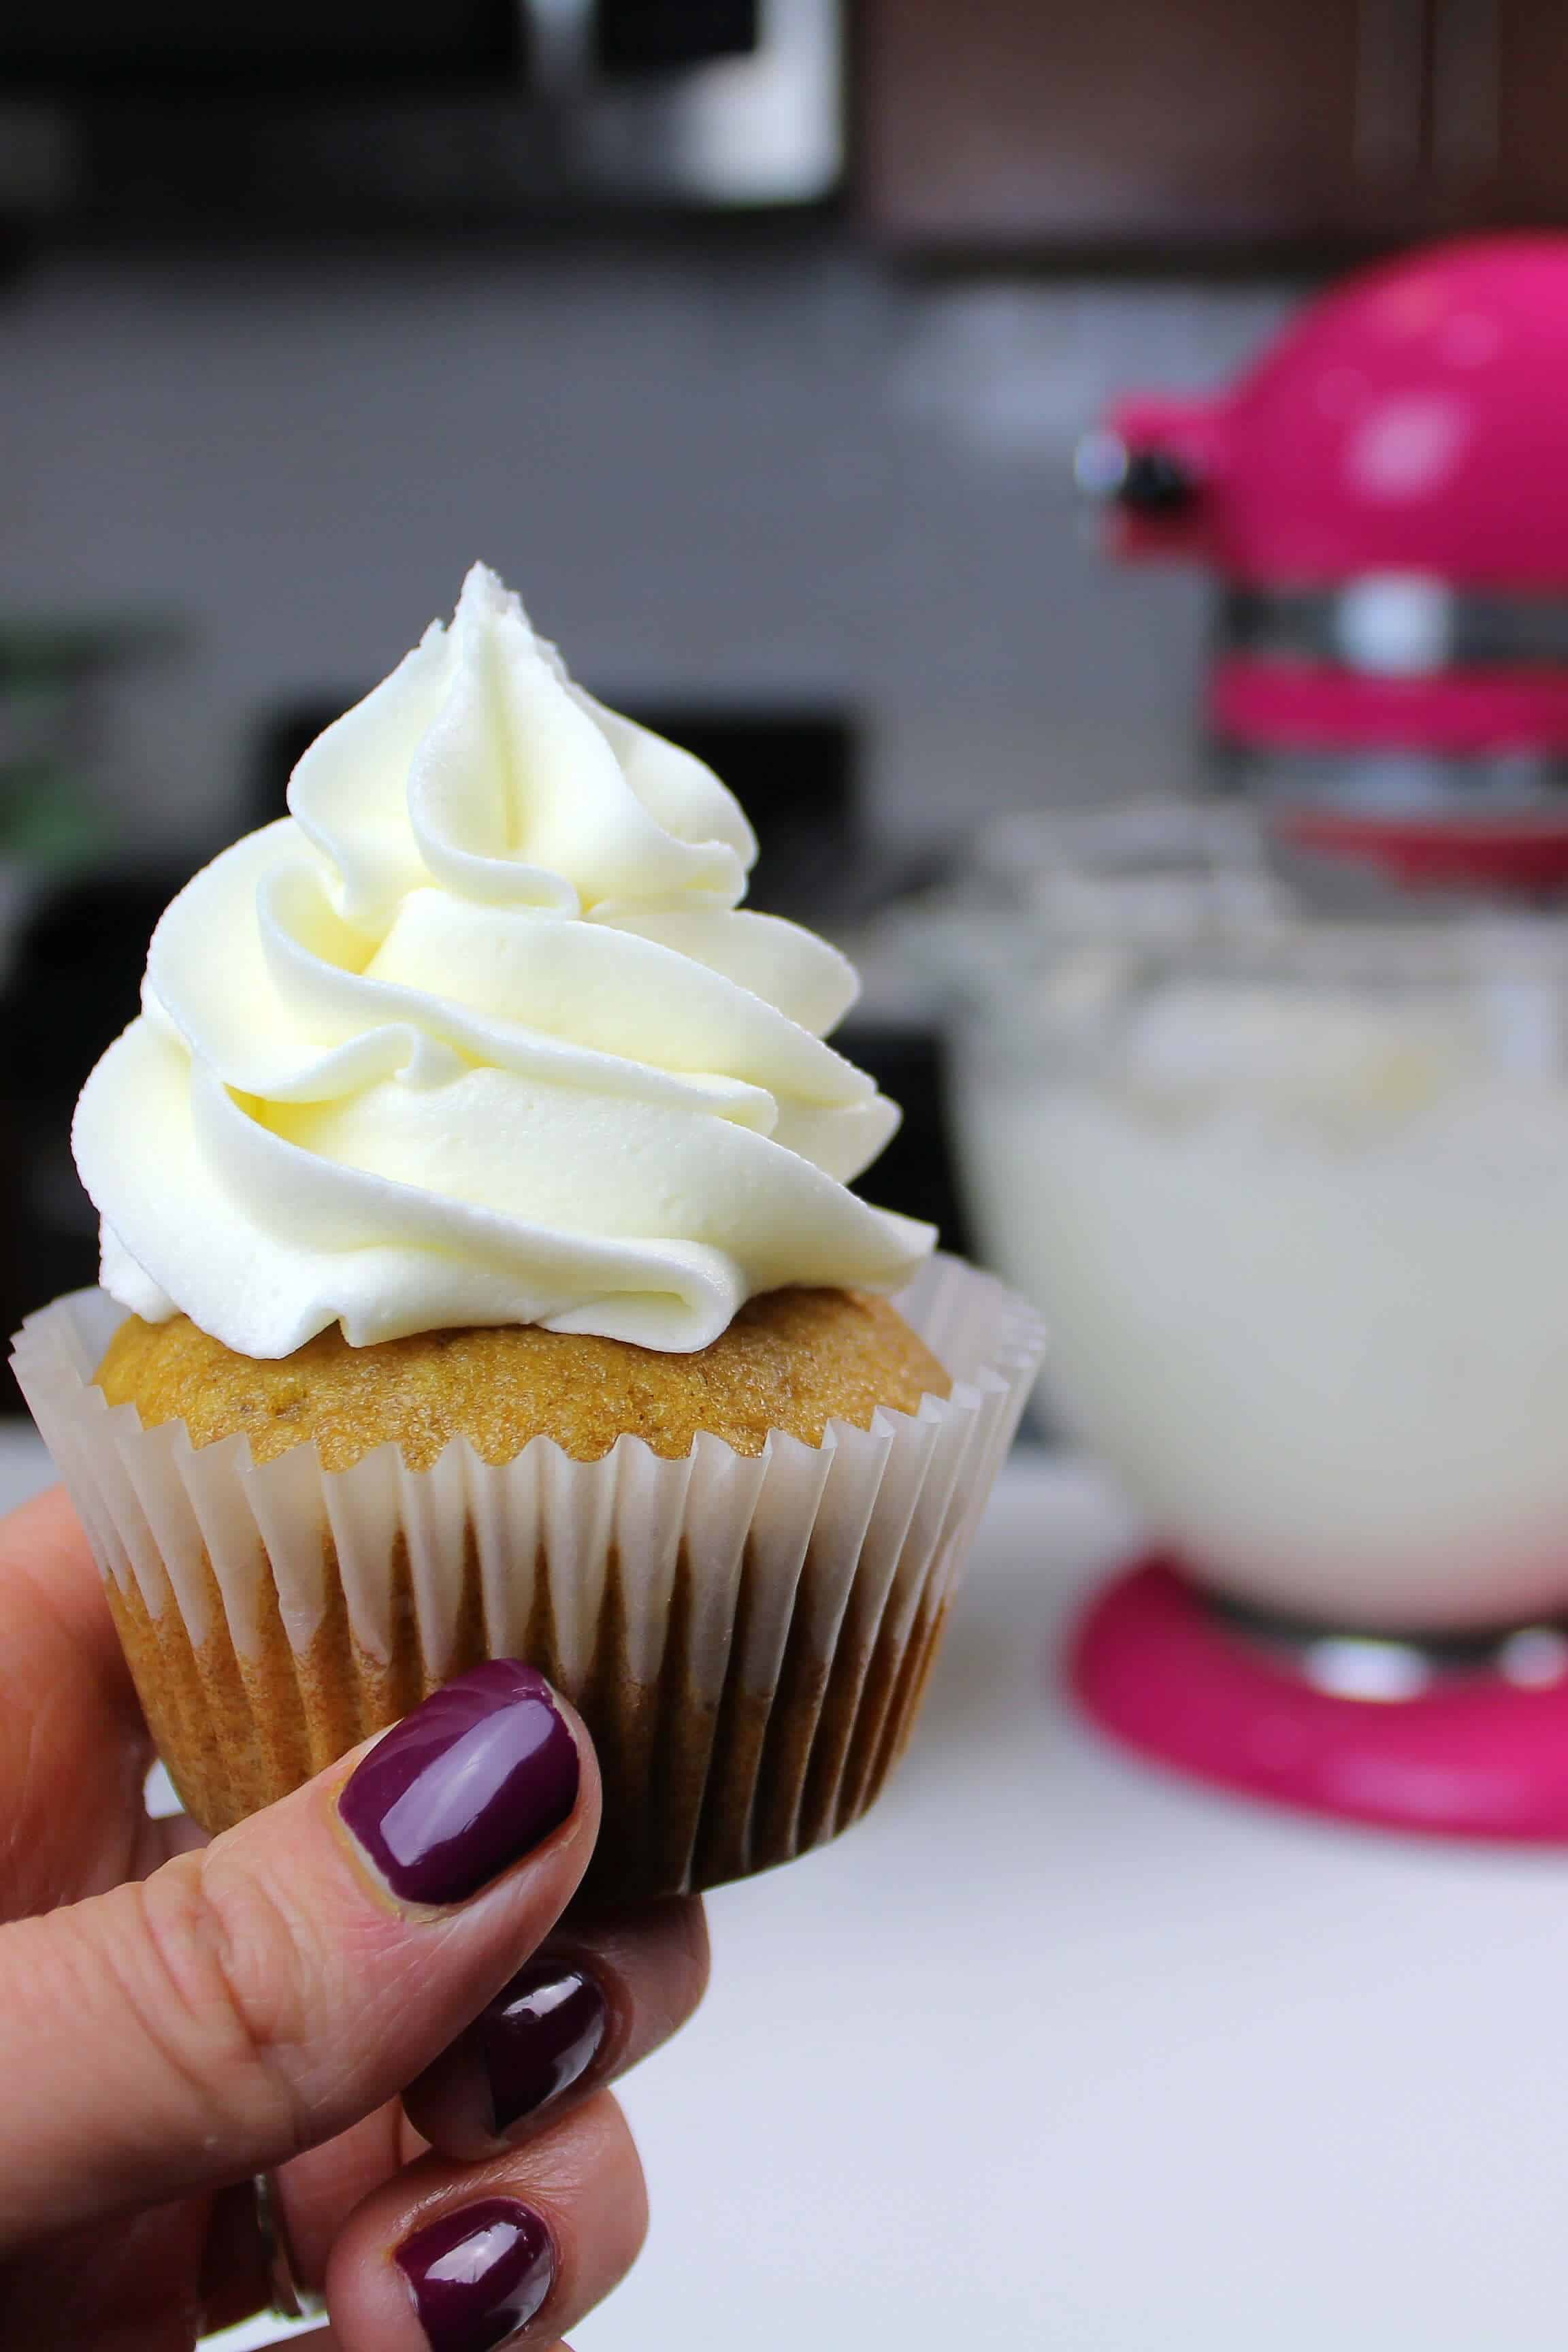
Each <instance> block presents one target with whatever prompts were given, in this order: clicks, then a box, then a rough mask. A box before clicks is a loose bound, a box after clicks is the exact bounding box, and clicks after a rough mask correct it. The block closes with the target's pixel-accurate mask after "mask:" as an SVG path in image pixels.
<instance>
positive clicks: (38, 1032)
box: [0, 0, 1568, 1323]
mask: <svg viewBox="0 0 1568 2352" xmlns="http://www.w3.org/2000/svg"><path fill="white" fill-rule="evenodd" d="M1556 35H1557V25H1556V16H1555V12H1554V11H1553V10H1552V7H1551V6H1550V5H1546V0H1537V5H1529V0H1491V5H1464V6H1459V5H1427V0H1333V5H1322V0H1269V5H1262V6H1260V5H1257V4H1256V0H1205V5H1203V6H1202V7H1199V8H1194V7H1184V8H1183V9H1180V10H1175V9H1166V8H1163V7H1161V6H1159V5H1150V0H1107V5H1100V6H1097V7H1096V8H1095V9H1093V10H1092V11H1078V10H1057V9H1050V8H1047V7H1044V6H1039V7H1030V6H1022V7H1021V6H1018V5H1015V0H966V5H963V6H960V5H958V0H863V5H858V6H851V7H848V8H840V7H839V6H838V5H836V0H598V5H595V0H466V5H462V6H453V7H451V8H448V9H445V10H439V11H437V10H435V9H432V8H430V7H428V6H427V5H416V0H399V5H395V6H384V7H381V8H378V9H376V10H374V11H370V12H367V11H365V10H363V9H362V8H359V7H357V6H354V5H347V0H312V5H310V7H309V8H308V9H307V8H302V7H297V6H292V5H290V6H281V7H279V6H274V7H270V8H268V9H267V10H265V11H261V10H254V11H253V10H247V9H242V8H241V9H231V10H229V11H226V12H223V13H222V14H218V13H216V12H214V11H212V10H210V9H207V8H201V7H197V6H196V5H194V0H157V5H147V6H142V7H140V8H138V9H136V10H133V11H121V10H113V9H110V8H109V7H108V6H107V5H84V6H82V7H79V8H77V9H74V10H71V11H68V12H60V11H58V10H56V9H53V8H47V7H45V6H44V5H41V0H16V5H13V6H12V7H11V8H9V9H8V10H7V11H6V12H5V25H4V26H3V27H0V262H3V269H4V275H3V279H0V436H3V446H4V449H5V467H4V473H3V476H0V874H3V877H4V888H3V891H0V953H3V955H4V960H5V965H6V968H7V971H8V978H7V982H6V991H7V996H6V1004H5V1013H4V1021H3V1029H4V1045H3V1047H0V1051H3V1053H4V1055H5V1068H4V1070H3V1071H0V1080H3V1092H4V1096H5V1100H6V1103H7V1107H8V1108H7V1118H6V1122H5V1135H4V1139H3V1141H0V1155H3V1173H0V1188H3V1202H4V1206H3V1210H0V1234H3V1235H4V1242H3V1244H0V1298H3V1304H4V1309H5V1315H6V1316H7V1317H8V1318H10V1320H11V1321H12V1322H13V1323H14V1322H15V1319H16V1315H17V1313H18V1312H19V1311H20V1310H21V1309H23V1308H24V1307H26V1306H28V1305H30V1304H31V1303H33V1302H34V1301H35V1300H37V1299H38V1298H41V1297H47V1295H49V1294H50V1293H51V1292H53V1291H56V1290H58V1289H60V1288H62V1287H65V1286H68V1285H69V1284H72V1283H75V1282H77V1281H79V1280H85V1279H88V1278H89V1276H90V1274H91V1270H92V1268H91V1247H90V1243H91V1232H90V1220H89V1215H88V1212H87V1209H86V1204H85V1202H83V1201H82V1199H81V1197H80V1195H79V1192H77V1191H76V1189H75V1186H74V1183H73V1181H72V1178H71V1175H70V1172H69V1169H68V1159H67V1154H66V1149H65V1133H66V1125H67V1118H68V1109H69V1106H70V1102H71V1099H72V1097H73V1096H74V1093H75V1090H76V1087H77V1086H78V1084H79V1080H80V1077H81V1076H82V1074H83V1072H84V1071H85V1069H86V1067H87V1066H88V1065H89V1062H90V1060H91V1058H92V1056H93V1055H94V1054H95V1053H96V1051H97V1050H98V1049H99V1048H100V1045H102V1044H103V1042H104V1041H105V1040H106V1038H107V1037H108V1035H110V1034H112V1032H113V1030H114V1029H115V1028H116V1027H117V1026H118V1025H119V1024H121V1022H122V1021H123V1019H125V1018H127V1017H128V1016H129V1014H130V1013H131V1011H132V1008H133V999H134V987H135V980H136V976H137V973H138V971H139V969H140V963H141V957H142V948H143V945H144V942H145V937H146V933H147V930H148V929H149V926H150V924H151V921H152V920H153V917H154V916H155V914H156V912H157V911H158V909H159V908H161V906H162V905H163V902H164V900H165V898H167V896H168V894H169V890H170V887H171V886H172V884H173V883H174V881H175V880H177V878H178V877H179V876H180V875H181V874H182V873H184V872H185V871H188V870H189V869H190V868H191V867H192V866H194V865H195V864H196V863H197V862H199V861H200V859H201V858H202V857H203V856H205V855H206V854H208V853H209V852H210V851H211V850H212V849H213V848H214V847H216V845H219V844H221V843H222V842H223V841H224V840H225V839H226V838H227V837H228V836H230V835H232V834H233V833H234V832H235V831H236V830H237V829H238V828H239V827H241V826H242V825H247V824H255V823H257V822H259V821H260V820H261V819H262V818H264V817H265V816H267V815H269V814H273V813H275V812H276V811H277V810H278V809H279V807H280V805H281V793H282V787H283V783H284V781H285V779H286V775H287V770H288V765H289V761H290V759H291V757H292V756H293V754H294V753H295V752H296V751H298V749H299V747H300V744H301V743H302V742H303V741H304V740H307V738H308V736H309V734H310V732H311V731H313V730H314V729H315V728H316V727H318V726H319V725H320V724H321V723H322V721H323V720H324V719H327V718H329V717H330V716H331V715H333V714H334V713H335V712H336V711H337V710H338V709H341V708H342V706H343V705H344V704H345V703H346V702H347V701H348V700H350V699H352V698H353V697H354V696H355V695H356V694H357V693H358V692H359V691H361V690H362V689H363V688H364V687H365V686H366V685H367V684H368V683H369V682H370V681H372V680H374V678H375V677H379V676H380V675H381V674H382V673H383V672H384V669H385V667H387V665H388V663H389V661H390V660H391V659H392V658H393V657H394V656H395V655H396V654H398V653H399V652H400V651H401V650H402V649H403V648H405V646H407V645H409V644H410V643H411V642H412V641H413V639H414V637H415V636H416V635H417V633H418V632H419V630H420V629H421V628H422V627H423V625H425V623H426V620H428V619H429V618H430V617H431V615H432V614H433V613H434V612H435V611H436V610H437V608H438V607H442V606H444V605H446V604H449V602H450V600H451V598H452V596H453V595H454V594H455V592H456V588H457V584H458V580H459V579H460V577H461V575H462V572H463V570H464V568H465V567H466V565H467V564H468V562H470V561H471V560H472V559H473V557H474V556H476V555H481V556H483V557H485V558H486V559H487V560H488V561H489V562H493V563H495V564H497V565H498V566H500V568H501V569H502V570H503V571H504V572H506V574H507V576H508V577H509V578H510V579H512V580H514V581H515V582H516V583H519V585H520V586H521V589H522V592H523V593H524V596H525V598H526V599H527V600H528V601H529V602H530V604H531V607H532V609H533V612H534V615H535V617H536V619H537V620H538V621H539V623H540V625H542V627H544V628H545V629H546V630H547V631H548V632H549V633H550V634H552V635H556V636H558V637H559V638H560V640H561V641H562V642H563V644H564V645H565V646H567V647H568V648H569V649H570V652H571V656H572V658H573V661H574V665H575V667H577V668H578V669H579V671H580V672H581V674H582V675H584V677H586V678H588V679H589V680H591V681H592V683H593V684H594V686H595V688H596V689H597V690H598V691H600V692H601V693H602V694H604V695H605V696H606V697H608V698H611V699H612V700H620V701H622V702H624V703H625V704H626V706H628V707H629V708H631V709H634V710H636V711H637V712H638V713H639V714H642V715H646V716H647V717H649V718H651V719H654V720H655V721H656V722H658V723H660V724H662V725H664V726H665V727H667V728H668V730H669V731H671V732H673V733H674V734H676V735H677V736H679V737H680V738H681V739H682V740H686V741H689V742H690V743H691V744H692V745H693V746H694V748H697V749H699V750H701V751H706V752H708V753H709V754H710V756H711V757H713V758H714V760H715V761H716V762H717V764H719V765H720V766H721V769H722V770H723V772H725V774H726V775H727V776H728V777H729V778H730V780H731V782H733V783H734V785H735V786H736V788H737V790H738V791H739V792H740V793H741V796H742V799H743V800H744V801H745V802H746V803H747V805H748V806H749V807H750V808H751V809H752V812H753V814H754V815H755V816H756V817H757V819H758V821H759V824H760V826H761V830H762V833H763V841H764V845H765V849H764V856H763V864H762V868H761V872H760V875H759V877H758V887H757V893H756V902H757V903H759V904H764V905H773V906H778V907H782V908H786V909H787V910H788V911H791V912H797V913H800V914H802V915H804V916H805V917H806V918H807V919H812V920H815V921H817V922H819V923H822V924H823V925H824V926H825V927H826V928H828V929H836V930H837V931H838V932H839V933H840V934H841V935H843V934H845V933H847V931H848V930H849V929H853V927H854V926H855V925H856V924H857V923H858V922H859V921H860V920H861V919H863V918H864V916H865V914H866V913H867V912H868V908H869V907H870V906H871V905H872V904H873V903H874V902H875V901H877V900H878V899H879V898H887V897H888V896H889V895H891V894H892V893H894V892H895V891H898V890H900V889H903V888H907V887H910V885H911V884H912V883H915V882H918V881H921V880H929V879H930V878H931V877H932V876H933V875H934V874H937V873H939V872H940V871H941V870H942V867H943V866H945V865H947V864H948V863H949V862H950V861H951V860H952V858H953V856H954V855H955V853H957V852H959V851H961V850H962V849H963V845H965V844H966V843H967V842H968V841H969V840H970V839H971V838H972V836H973V834H974V832H975V830H976V828H977V827H978V826H980V825H981V824H982V823H983V822H984V820H985V819H986V818H987V817H989V816H991V815H993V814H996V813H999V812H1003V811H1006V810H1010V809H1014V808H1016V807H1019V806H1028V805H1040V804H1047V805H1048V804H1050V803H1057V802H1061V801H1071V802H1074V803H1077V802H1081V801H1083V800H1085V799H1089V800H1093V799H1098V798H1114V797H1116V796H1126V795H1140V796H1146V795H1148V794H1150V793H1173V792H1177V791H1180V790H1182V789H1183V788H1184V787H1185V786H1186V785H1188V784H1189V783H1190V782H1191V781H1192V778H1193V775H1194V767H1195V763H1196V762H1197V761H1198V760H1199V757H1200V752H1201V745H1200V742H1199V734H1198V729H1197V725H1196V723H1195V713H1196V710H1197V707H1198V705H1197V688H1198V676H1199V669H1200V662H1201V654H1202V647H1203V643H1204V636H1205V615H1206V611H1207V594H1206V591H1205V586H1204V584H1203V583H1202V581H1201V580H1200V579H1199V578H1198V577H1197V576H1196V574H1195V573H1184V572H1182V571H1180V570H1176V569H1172V570H1168V571H1158V570H1152V571H1147V572H1142V573H1139V574H1136V575H1129V574H1126V573H1119V572H1116V571H1115V570H1113V569H1112V568H1111V567H1110V566H1108V565H1107V564H1106V563H1104V562H1101V561H1100V560H1099V558H1098V557H1097V555H1096V553H1095V552H1094V550H1093V547H1092V533H1091V532H1090V531H1089V529H1088V528H1087V527H1086V524H1085V520H1084V517H1083V515H1082V513H1081V511H1080V505H1079V499H1078V496H1077V493H1076V492H1075V489H1074V485H1073V474H1072V457H1073V451H1074V448H1075V445H1076V444H1077V443H1078V441H1079V437H1080V436H1082V434H1083V433H1084V431H1085V430H1086V428H1087V427H1088V426H1089V425H1091V424H1092V423H1093V422H1094V420H1095V419H1096V418H1097V417H1098V416H1099V415H1100V414H1101V412H1102V411H1103V410H1104V409H1105V407H1106V405H1107V404H1108V402H1109V400H1110V397H1111V396H1112V395H1113V394H1115V393H1116V392H1117V391H1118V390H1120V389H1121V388H1122V387H1123V386H1124V385H1125V384H1126V383H1128V381H1129V380H1132V381H1137V380H1145V379H1152V380H1155V381H1157V382H1159V383H1161V384H1163V385H1164V386H1166V387H1168V388H1172V389H1175V390H1181V389H1182V388H1184V387H1192V388H1194V389H1196V388H1200V387H1207V386H1211V385H1213V384H1215V383H1217V382H1219V381H1221V380H1223V379H1224V378H1225V377H1226V376H1227V375H1228V374H1229V373H1232V372H1233V371H1234V370H1235V368H1236V367H1237V363H1238V362H1240V361H1241V360H1242V359H1243V358H1244V357H1245V356H1246V355H1247V354H1249V353H1250V352H1253V351H1255V350H1256V349H1257V348H1258V345H1259V344H1260V343H1261V342H1262V341H1265V339H1267V338H1268V335H1269V334H1270V332H1271V331H1273V330H1275V329H1276V328H1277V327H1278V325H1279V323H1280V321H1281V320H1283V319H1284V318H1285V317H1286V316H1287V315H1288V313H1289V310H1290V308H1291V307H1292V305H1293V304H1294V303H1295V302H1296V301H1298V300H1299V299H1300V294H1301V292H1302V290H1303V289H1304V288H1305V287H1306V286H1307V285H1309V284H1310V283H1311V282H1312V281H1313V279H1314V278H1319V277H1321V276H1322V275H1324V274H1325V273H1328V272H1331V271H1333V270H1335V269H1338V268H1341V267H1342V266H1343V265H1344V264H1345V263H1346V262H1347V261H1348V260H1350V259H1352V258H1353V257H1355V256H1357V255H1358V254H1360V253H1363V252H1364V251H1366V250H1367V249H1369V248H1375V247H1380V246H1384V245H1386V244H1388V243H1390V242H1391V241H1394V240H1398V239H1400V238H1404V237H1406V236H1410V235H1412V234H1414V233H1416V232H1419V231H1420V230H1422V229H1425V228H1431V227H1435V226H1448V225H1455V224H1463V223H1468V222H1477V221H1491V220H1499V219H1501V220H1520V219H1522V220H1538V219H1548V218H1555V217H1558V216H1560V215H1565V214H1568V161H1564V156H1565V154H1568V149H1565V148H1564V146H1563V142H1562V141H1561V139H1560V137H1559V118H1560V111H1561V110H1560V108H1559V106H1558V104H1557V98H1558V96H1559V95H1563V96H1568V63H1565V62H1564V58H1563V49H1562V44H1561V43H1560V42H1559V41H1558V39H1557V37H1556ZM897 999H898V992H897V987H896V984H894V983H890V982H888V981H887V980H886V978H885V976H884V978H883V980H882V981H881V982H880V984H879V986H876V987H874V988H873V990H872V992H871V1001H870V1002H869V1003H868V1007H867V1011H866V1013H865V1016H864V1019H863V1021H862V1024H861V1027H862V1029H863V1030H866V1031H869V1032H871V1033H874V1034H869V1035H868V1036H867V1037H865V1039H864V1040H863V1041H859V1043H858V1050H861V1051H862V1052H863V1054H864V1055H866V1056H867V1057H868V1058H870V1059H871V1060H873V1061H874V1062H875V1063H876V1064H877V1066H879V1070H881V1071H882V1072H883V1074H884V1076H885V1077H886V1080H887V1082H888V1083H889V1085H891V1086H892V1087H894V1088H895V1089H896V1090H897V1091H898V1092H900V1094H901V1095H902V1096H903V1097H904V1099H905V1100H906V1103H907V1104H908V1107H909V1111H910V1121H909V1128H908V1130H907V1132H906V1135H905V1137H904V1138H903V1139H901V1141H900V1144H899V1145H898V1146H896V1147H895V1150H894V1152H893V1154H892V1155H890V1157H889V1161H888V1162H887V1163H885V1166H884V1169H883V1170H882V1171H879V1175H878V1178H877V1184H878V1187H879V1193H880V1197H883V1198H886V1199H891V1200H894V1201H896V1202H897V1203H898V1204H899V1205H900V1206H905V1207H909V1208H912V1209H915V1210H917V1211H920V1212H921V1213H934V1214H938V1215H941V1216H942V1218H943V1220H944V1222H945V1223H947V1225H948V1227H949V1230H950V1233H951V1234H952V1237H953V1238H954V1239H955V1240H957V1241H958V1242H959V1243H960V1244H963V1241H964V1240H965V1239H966V1238H967V1235H966V1232H965V1226H964V1220H963V1212H962V1208H961V1206H960V1204H959V1203H958V1202H957V1200H956V1198H955V1194H954V1190H953V1184H952V1173H951V1169H950V1168H949V1166H948V1165H947V1160H946V1155H945V1153H944V1150H943V1148H942V1140H941V1128H940V1108H939V1102H938V1083H939V1074H938V1060H939V1052H938V1048H937V1046H936V1045H935V1043H934V1041H933V1039H932V1037H931V1032H930V1028H929V1024H926V1023H925V1022H924V1021H923V1018H922V1017H919V1016H917V1015H916V1014H914V1013H911V1012H910V1010H909V1009H908V1008H906V1007H904V1006H902V1005H901V1004H900V1002H898V1001H897Z"/></svg>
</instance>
